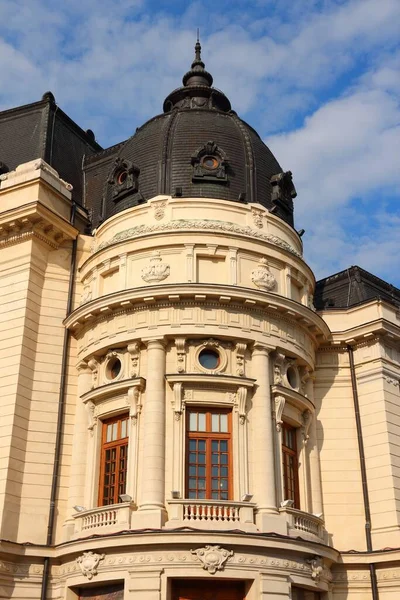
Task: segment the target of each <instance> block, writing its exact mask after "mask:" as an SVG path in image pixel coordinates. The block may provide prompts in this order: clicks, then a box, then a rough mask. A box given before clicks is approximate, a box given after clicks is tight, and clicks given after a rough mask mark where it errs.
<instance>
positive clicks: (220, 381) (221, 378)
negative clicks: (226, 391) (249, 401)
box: [165, 373, 256, 389]
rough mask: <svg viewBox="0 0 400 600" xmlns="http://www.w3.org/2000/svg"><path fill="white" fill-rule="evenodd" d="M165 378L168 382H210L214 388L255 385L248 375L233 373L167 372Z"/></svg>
mask: <svg viewBox="0 0 400 600" xmlns="http://www.w3.org/2000/svg"><path fill="white" fill-rule="evenodd" d="M165 379H166V380H167V381H168V383H169V384H174V383H197V384H202V385H203V384H204V385H207V384H210V385H212V386H213V387H214V388H215V387H222V386H232V387H233V386H235V387H246V388H249V389H250V388H253V387H254V385H255V382H256V380H255V379H249V378H248V377H236V376H235V375H219V374H215V375H207V374H206V373H179V374H175V373H174V374H171V375H169V374H167V375H165Z"/></svg>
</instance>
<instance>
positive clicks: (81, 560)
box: [76, 552, 105, 579]
mask: <svg viewBox="0 0 400 600" xmlns="http://www.w3.org/2000/svg"><path fill="white" fill-rule="evenodd" d="M104 557H105V554H96V553H95V552H84V553H83V554H82V556H78V558H77V559H76V562H77V563H78V565H79V567H80V569H81V571H82V575H84V576H85V577H87V578H88V579H93V577H94V575H97V567H98V566H99V563H100V561H101V560H104Z"/></svg>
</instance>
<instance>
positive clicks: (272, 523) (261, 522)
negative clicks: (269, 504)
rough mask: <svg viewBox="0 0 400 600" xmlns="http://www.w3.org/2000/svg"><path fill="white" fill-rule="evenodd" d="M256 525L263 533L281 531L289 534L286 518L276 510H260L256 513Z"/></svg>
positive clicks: (280, 532)
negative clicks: (274, 511)
mask: <svg viewBox="0 0 400 600" xmlns="http://www.w3.org/2000/svg"><path fill="white" fill-rule="evenodd" d="M256 525H257V529H258V530H259V531H261V532H262V533H279V534H281V535H288V527H287V523H286V519H282V516H281V515H280V514H279V513H278V512H276V513H275V514H274V513H270V512H259V513H257V514H256Z"/></svg>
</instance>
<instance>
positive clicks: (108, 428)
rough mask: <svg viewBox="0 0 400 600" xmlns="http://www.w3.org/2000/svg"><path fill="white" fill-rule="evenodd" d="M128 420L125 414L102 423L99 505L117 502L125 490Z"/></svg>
mask: <svg viewBox="0 0 400 600" xmlns="http://www.w3.org/2000/svg"><path fill="white" fill-rule="evenodd" d="M128 422H129V419H127V417H126V415H123V416H122V417H118V418H114V419H112V420H111V419H110V420H109V421H105V422H104V423H103V440H102V450H101V464H100V485H99V505H100V506H105V505H109V504H117V503H118V502H120V499H119V496H120V494H125V491H126V474H127V470H128V440H127V437H128Z"/></svg>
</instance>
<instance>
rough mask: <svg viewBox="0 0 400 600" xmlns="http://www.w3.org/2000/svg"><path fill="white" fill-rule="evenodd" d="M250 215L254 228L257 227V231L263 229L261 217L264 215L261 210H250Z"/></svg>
mask: <svg viewBox="0 0 400 600" xmlns="http://www.w3.org/2000/svg"><path fill="white" fill-rule="evenodd" d="M251 214H252V216H253V223H254V225H255V226H256V227H258V228H259V229H262V228H263V225H264V222H263V216H264V213H263V211H262V210H260V209H259V208H252V209H251Z"/></svg>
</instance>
